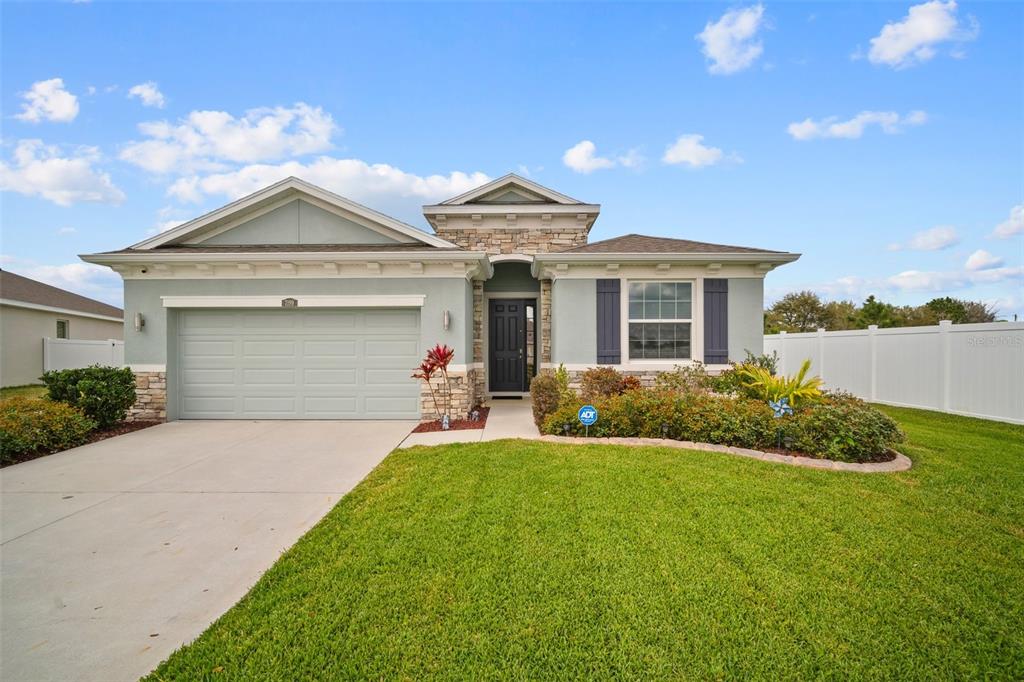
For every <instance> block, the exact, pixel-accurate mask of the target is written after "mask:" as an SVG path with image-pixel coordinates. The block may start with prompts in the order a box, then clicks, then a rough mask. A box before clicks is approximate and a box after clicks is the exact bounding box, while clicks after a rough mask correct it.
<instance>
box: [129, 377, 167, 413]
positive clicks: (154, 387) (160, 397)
mask: <svg viewBox="0 0 1024 682" xmlns="http://www.w3.org/2000/svg"><path fill="white" fill-rule="evenodd" d="M128 421H130V422H133V421H161V422H162V421H167V372H135V404H134V405H132V406H131V408H129V410H128Z"/></svg>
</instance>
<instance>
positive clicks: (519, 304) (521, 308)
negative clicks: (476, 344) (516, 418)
mask: <svg viewBox="0 0 1024 682" xmlns="http://www.w3.org/2000/svg"><path fill="white" fill-rule="evenodd" d="M488 312H489V313H490V315H489V319H490V335H489V337H488V339H489V344H488V345H489V349H490V352H489V356H490V357H489V358H488V359H489V361H490V362H489V365H490V367H489V368H488V374H489V375H490V388H491V391H494V392H503V391H512V392H515V391H525V390H526V301H524V300H523V299H520V298H495V299H491V304H490V308H489V311H488Z"/></svg>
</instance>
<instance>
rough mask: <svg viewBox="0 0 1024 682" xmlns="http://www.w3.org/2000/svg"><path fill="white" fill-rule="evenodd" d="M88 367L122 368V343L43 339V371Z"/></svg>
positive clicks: (116, 341)
mask: <svg viewBox="0 0 1024 682" xmlns="http://www.w3.org/2000/svg"><path fill="white" fill-rule="evenodd" d="M90 365H104V366H106V367H124V341H118V340H117V339H107V340H106V341H87V340H85V339H46V338H44V339H43V371H44V372H49V371H50V370H52V369H78V368H79V367H88V366H90Z"/></svg>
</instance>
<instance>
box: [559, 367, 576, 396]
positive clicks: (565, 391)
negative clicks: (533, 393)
mask: <svg viewBox="0 0 1024 682" xmlns="http://www.w3.org/2000/svg"><path fill="white" fill-rule="evenodd" d="M555 381H557V382H558V394H559V395H560V396H561V398H559V402H561V401H563V400H569V399H570V398H574V397H576V392H575V391H573V390H572V389H571V388H569V370H567V369H566V368H565V365H564V364H562V363H561V362H560V363H558V369H556V370H555Z"/></svg>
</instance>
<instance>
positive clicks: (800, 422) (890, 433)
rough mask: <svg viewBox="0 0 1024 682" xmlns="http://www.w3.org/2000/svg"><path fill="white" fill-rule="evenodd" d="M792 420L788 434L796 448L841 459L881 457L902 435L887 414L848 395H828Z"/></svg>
mask: <svg viewBox="0 0 1024 682" xmlns="http://www.w3.org/2000/svg"><path fill="white" fill-rule="evenodd" d="M793 420H794V421H795V428H792V429H787V436H789V437H791V438H792V439H793V447H794V448H795V449H797V450H800V451H802V452H808V453H813V454H815V455H817V456H819V457H825V458H827V459H834V460H838V461H841V462H868V461H872V460H877V459H881V458H882V457H883V456H884V454H885V453H886V451H887V450H888V449H889V448H891V447H892V446H894V445H895V444H897V443H899V442H901V441H902V440H903V438H904V436H903V432H902V431H900V429H899V426H897V425H896V422H895V421H893V420H892V419H891V418H890V417H889V416H888V415H886V414H883V413H882V412H880V411H878V410H876V409H875V408H873V407H871V406H870V405H868V404H867V403H865V402H864V401H863V400H859V399H857V398H854V397H852V396H848V395H840V396H827V397H826V398H824V399H823V400H822V401H821V402H820V403H819V404H817V405H813V406H812V407H811V408H810V409H807V410H801V411H800V412H798V413H796V414H795V415H793Z"/></svg>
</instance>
